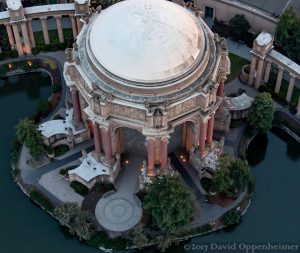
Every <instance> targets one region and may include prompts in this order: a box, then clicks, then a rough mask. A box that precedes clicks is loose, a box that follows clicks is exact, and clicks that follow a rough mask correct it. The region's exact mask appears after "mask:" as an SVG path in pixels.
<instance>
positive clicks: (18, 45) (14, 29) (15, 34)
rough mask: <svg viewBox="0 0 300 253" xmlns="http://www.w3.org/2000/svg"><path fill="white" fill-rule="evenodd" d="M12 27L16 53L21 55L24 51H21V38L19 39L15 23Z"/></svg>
mask: <svg viewBox="0 0 300 253" xmlns="http://www.w3.org/2000/svg"><path fill="white" fill-rule="evenodd" d="M12 28H13V31H14V36H15V40H16V47H17V50H18V55H19V56H23V55H24V52H23V46H22V43H21V39H20V33H19V27H18V25H17V24H13V25H12Z"/></svg>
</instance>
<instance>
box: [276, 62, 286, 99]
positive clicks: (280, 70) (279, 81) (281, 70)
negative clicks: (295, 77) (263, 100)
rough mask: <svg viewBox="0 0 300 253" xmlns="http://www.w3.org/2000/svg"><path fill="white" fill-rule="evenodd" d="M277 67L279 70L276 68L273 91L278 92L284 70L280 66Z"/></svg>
mask: <svg viewBox="0 0 300 253" xmlns="http://www.w3.org/2000/svg"><path fill="white" fill-rule="evenodd" d="M278 68H279V70H278V75H277V80H276V86H275V93H279V91H280V87H281V82H282V76H283V70H284V69H283V68H282V67H280V66H279V67H278Z"/></svg>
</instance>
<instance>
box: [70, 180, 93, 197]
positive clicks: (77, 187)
mask: <svg viewBox="0 0 300 253" xmlns="http://www.w3.org/2000/svg"><path fill="white" fill-rule="evenodd" d="M70 186H71V187H72V188H73V190H74V191H75V192H77V193H78V194H80V195H81V196H85V195H87V194H88V193H89V189H88V188H87V187H86V186H85V185H83V184H82V183H79V182H77V181H73V182H71V183H70Z"/></svg>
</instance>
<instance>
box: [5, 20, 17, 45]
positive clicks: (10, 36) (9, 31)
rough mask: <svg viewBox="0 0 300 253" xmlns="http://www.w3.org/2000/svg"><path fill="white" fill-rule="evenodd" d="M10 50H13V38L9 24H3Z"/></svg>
mask: <svg viewBox="0 0 300 253" xmlns="http://www.w3.org/2000/svg"><path fill="white" fill-rule="evenodd" d="M5 27H6V31H7V36H8V40H9V44H10V48H11V50H14V49H15V38H14V35H13V31H12V28H11V25H10V24H5Z"/></svg>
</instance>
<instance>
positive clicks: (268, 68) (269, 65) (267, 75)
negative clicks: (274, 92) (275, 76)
mask: <svg viewBox="0 0 300 253" xmlns="http://www.w3.org/2000/svg"><path fill="white" fill-rule="evenodd" d="M271 66H272V62H271V61H270V60H267V66H266V70H265V75H264V82H265V83H267V82H268V81H269V77H270V71H271Z"/></svg>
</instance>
